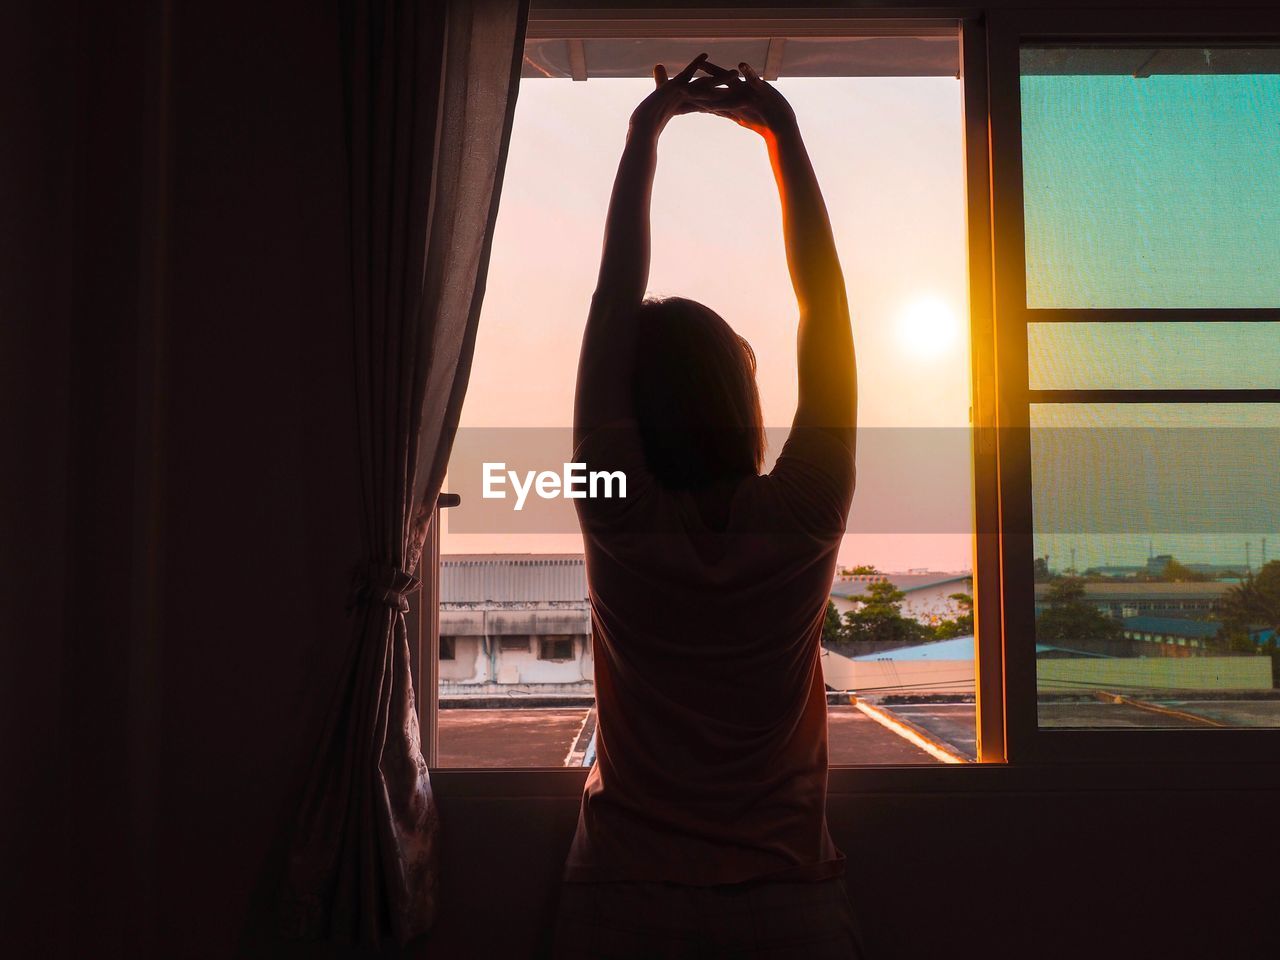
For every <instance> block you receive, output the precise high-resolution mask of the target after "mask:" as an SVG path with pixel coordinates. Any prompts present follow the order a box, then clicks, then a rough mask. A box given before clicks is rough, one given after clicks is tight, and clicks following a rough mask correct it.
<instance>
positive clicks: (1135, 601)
mask: <svg viewBox="0 0 1280 960" xmlns="http://www.w3.org/2000/svg"><path fill="white" fill-rule="evenodd" d="M1052 586H1053V585H1052V584H1050V583H1037V584H1036V585H1035V591H1036V594H1035V597H1036V599H1035V603H1036V616H1039V615H1040V614H1041V613H1042V612H1043V611H1044V609H1045V608H1046V607H1047V606H1048V596H1049V591H1050V590H1051V589H1052ZM1232 586H1234V584H1231V583H1226V582H1223V581H1220V580H1209V581H1205V582H1204V583H1161V582H1156V583H1150V582H1147V583H1143V582H1124V583H1118V582H1112V581H1106V582H1101V583H1099V582H1086V583H1085V584H1084V599H1085V602H1086V603H1091V604H1093V605H1094V606H1095V607H1097V608H1098V610H1099V611H1101V612H1102V613H1107V614H1110V615H1111V616H1113V617H1115V618H1117V619H1119V620H1124V619H1126V618H1128V617H1139V616H1151V617H1177V618H1180V619H1184V620H1197V619H1199V620H1205V619H1209V618H1210V617H1211V616H1212V615H1213V614H1214V612H1215V611H1216V610H1217V605H1218V602H1219V601H1220V600H1221V599H1222V598H1223V596H1224V595H1225V594H1226V593H1227V591H1228V590H1230V589H1231V588H1232Z"/></svg>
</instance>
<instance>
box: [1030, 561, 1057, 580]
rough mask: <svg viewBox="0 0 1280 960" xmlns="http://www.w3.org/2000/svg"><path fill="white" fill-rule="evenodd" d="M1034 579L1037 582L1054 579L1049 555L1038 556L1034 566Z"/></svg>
mask: <svg viewBox="0 0 1280 960" xmlns="http://www.w3.org/2000/svg"><path fill="white" fill-rule="evenodd" d="M1032 579H1033V580H1034V581H1035V582H1036V583H1048V582H1049V581H1050V580H1051V579H1052V574H1050V573H1049V558H1048V557H1036V559H1035V564H1034V566H1033V568H1032Z"/></svg>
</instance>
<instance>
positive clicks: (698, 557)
mask: <svg viewBox="0 0 1280 960" xmlns="http://www.w3.org/2000/svg"><path fill="white" fill-rule="evenodd" d="M575 460H579V461H582V462H585V463H587V465H588V469H590V470H599V469H607V470H621V471H623V472H624V473H625V474H626V476H627V492H628V496H627V497H626V498H625V499H623V500H581V501H578V503H579V514H580V518H581V520H582V526H583V532H584V537H585V540H586V554H587V576H588V582H589V585H590V591H591V603H592V631H593V650H594V654H595V673H596V696H597V715H598V720H597V728H596V729H597V732H596V767H595V769H593V771H592V773H591V776H590V778H589V780H588V784H587V790H586V792H585V794H584V798H583V804H582V812H581V819H580V823H579V827H578V835H577V837H576V838H575V842H574V847H573V850H572V851H571V853H570V857H569V861H568V863H567V865H566V871H565V877H566V879H574V880H588V879H590V880H603V879H634V880H672V881H681V882H684V883H697V884H713V883H733V882H737V881H741V880H745V879H751V878H757V877H765V876H773V875H786V876H787V877H793V876H794V877H795V878H812V879H817V878H820V877H826V876H833V875H837V874H839V873H840V872H841V869H842V864H843V857H842V856H841V855H840V854H839V853H838V851H836V849H835V848H834V846H833V845H832V844H831V841H830V838H829V837H828V836H827V832H826V826H825V816H824V810H825V796H826V779H827V753H826V693H825V687H824V685H823V682H822V671H821V664H820V660H819V644H818V637H819V633H820V630H821V623H822V618H823V615H824V613H825V610H826V603H827V597H828V595H829V592H830V588H831V582H832V576H833V574H834V569H835V559H836V550H837V547H838V546H839V542H840V537H841V535H842V533H843V529H844V519H845V516H846V514H847V512H848V508H849V502H850V499H851V497H852V492H853V481H854V476H853V463H852V454H851V452H850V451H849V449H848V448H847V447H846V446H845V445H844V443H843V441H842V440H840V439H838V438H837V436H835V435H834V434H831V433H829V432H827V431H824V430H821V429H818V428H803V427H802V428H797V429H796V430H794V431H793V432H792V436H791V438H790V439H789V441H788V442H787V445H786V447H784V449H783V451H782V453H781V455H780V456H779V458H778V461H777V464H776V466H775V468H774V470H773V471H772V473H770V474H768V475H765V476H759V477H755V476H752V477H744V478H743V479H742V480H741V481H740V482H739V483H738V484H737V485H736V488H734V489H733V490H732V494H731V499H730V502H729V503H728V505H727V509H726V510H725V515H726V520H727V522H726V523H725V525H724V529H723V530H716V529H710V528H709V527H708V525H707V523H706V517H705V512H704V511H705V508H706V504H705V503H702V504H699V503H698V502H697V499H698V498H697V496H696V494H694V493H693V492H691V491H673V490H668V489H664V488H663V487H662V486H661V485H659V484H658V483H657V482H656V481H655V479H654V478H653V476H652V475H651V474H650V473H649V471H648V468H647V464H646V463H645V459H644V453H643V449H642V444H641V443H640V439H639V436H638V433H637V432H636V430H635V427H634V424H633V423H627V422H621V423H617V424H614V425H610V426H606V427H601V428H599V429H597V430H595V431H593V432H592V433H591V434H589V435H588V436H586V437H584V438H583V440H582V442H581V443H580V444H579V447H578V450H577V451H576V452H575Z"/></svg>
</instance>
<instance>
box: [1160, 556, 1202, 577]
mask: <svg viewBox="0 0 1280 960" xmlns="http://www.w3.org/2000/svg"><path fill="white" fill-rule="evenodd" d="M1158 579H1160V580H1163V581H1167V582H1169V583H1204V582H1205V581H1206V580H1208V579H1209V576H1208V575H1207V574H1204V573H1197V572H1196V571H1194V570H1192V569H1191V568H1190V567H1188V566H1187V565H1186V564H1185V563H1179V562H1178V561H1177V560H1176V559H1174V558H1173V557H1170V558H1169V562H1168V563H1166V564H1165V565H1164V570H1162V571H1161V573H1160V576H1159V578H1158Z"/></svg>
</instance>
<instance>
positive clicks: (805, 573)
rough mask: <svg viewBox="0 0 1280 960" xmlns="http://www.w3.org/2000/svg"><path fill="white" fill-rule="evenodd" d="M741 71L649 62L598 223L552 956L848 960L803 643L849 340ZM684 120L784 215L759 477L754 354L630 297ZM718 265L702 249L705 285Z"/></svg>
mask: <svg viewBox="0 0 1280 960" xmlns="http://www.w3.org/2000/svg"><path fill="white" fill-rule="evenodd" d="M739 69H740V71H741V73H739V72H738V71H732V70H726V69H723V68H721V67H717V66H715V65H713V64H710V63H707V62H706V55H705V54H704V55H702V56H700V57H698V58H697V59H695V60H694V61H693V62H692V63H690V64H689V65H688V66H687V67H686V68H685V69H684V70H683V71H681V73H680V74H678V75H677V76H675V77H673V78H671V79H670V80H668V79H667V76H666V73H665V71H664V70H663V68H662V67H661V66H658V67H655V69H654V80H655V83H656V89H655V90H654V92H653V93H652V94H650V95H649V96H648V97H647V98H646V99H645V100H644V101H643V102H642V103H641V104H640V105H639V106H638V107H637V108H636V110H635V112H634V113H633V114H632V117H631V126H630V131H629V134H628V137H627V144H626V148H625V149H624V151H623V155H622V160H621V163H620V164H619V167H618V175H617V180H616V182H615V185H614V191H613V196H612V199H611V201H610V205H609V214H608V223H607V225H606V229H605V241H604V251H603V256H602V260H601V264H600V276H599V282H598V285H597V288H596V292H595V295H594V297H593V298H592V302H591V310H590V315H589V317H588V320H587V328H586V332H585V335H584V338H583V344H582V354H581V359H580V363H579V367H578V386H577V396H576V398H575V405H574V444H575V455H574V460H575V461H580V462H585V463H586V464H587V466H588V469H590V470H592V471H594V470H599V469H605V470H610V471H622V472H623V473H624V474H625V475H626V496H625V497H622V498H615V499H604V498H598V499H583V500H579V501H578V512H579V520H580V522H581V525H582V529H583V533H584V538H585V542H586V558H587V578H588V584H589V589H590V596H591V609H592V629H593V634H594V640H593V643H594V651H595V672H596V697H597V711H598V725H597V729H596V763H595V766H594V768H593V769H592V771H591V774H590V776H589V777H588V779H587V786H586V790H585V792H584V794H583V799H582V806H581V811H580V816H579V822H578V828H577V833H576V835H575V837H574V840H573V846H572V848H571V850H570V853H569V857H568V859H567V862H566V864H565V870H564V881H565V882H564V883H563V885H562V890H561V901H560V911H559V917H558V920H557V926H556V947H555V955H556V956H557V957H561V958H571V957H592V958H603V957H646V958H650V957H685V956H687V957H698V958H705V957H714V956H753V957H754V956H769V957H792V956H794V957H804V958H807V960H815V958H823V957H842V958H848V957H854V956H859V955H860V954H859V953H858V952H857V947H856V934H855V932H854V925H853V918H852V914H851V911H850V907H849V902H848V898H847V896H846V892H845V888H844V883H843V873H844V867H845V858H844V855H843V854H842V853H841V852H840V851H839V850H838V849H836V847H835V845H834V844H833V843H832V841H831V838H830V836H829V834H828V832H827V825H826V810H825V801H826V787H827V715H826V693H825V687H824V685H823V682H822V670H821V666H820V661H819V642H818V641H819V635H820V630H821V625H822V620H823V616H824V614H825V611H826V604H827V598H828V595H829V592H830V588H831V582H832V577H833V574H834V570H835V562H836V550H837V547H838V545H839V543H840V538H841V536H842V534H843V532H844V526H845V520H846V517H847V514H848V510H849V505H850V502H851V500H852V496H853V485H854V467H853V450H854V427H855V422H856V389H855V376H854V357H853V337H852V333H851V331H850V326H849V310H848V304H847V301H846V296H845V289H844V278H843V275H842V274H841V271H840V263H839V260H838V259H837V256H836V249H835V244H834V242H833V239H832V235H831V226H830V223H829V221H828V218H827V213H826V208H825V205H824V203H823V200H822V194H821V192H820V190H819V189H818V184H817V180H816V178H815V177H814V173H813V168H812V166H811V165H810V163H809V159H808V155H807V154H806V152H805V148H804V144H803V141H802V140H801V138H800V133H799V130H798V129H797V126H796V121H795V116H794V114H793V112H792V110H791V108H790V106H789V105H788V104H787V102H786V101H785V100H784V99H783V97H782V96H781V95H780V94H779V93H778V92H777V91H776V90H774V89H773V88H772V87H771V86H769V85H768V84H766V83H765V82H764V81H762V80H761V79H760V78H759V77H758V76H757V75H756V73H755V71H754V70H752V69H751V67H749V66H748V65H747V64H745V63H744V64H740V65H739ZM699 70H701V71H703V72H704V73H706V74H707V76H703V77H696V76H695V75H696V74H697V72H698V71H699ZM695 111H701V112H709V113H714V114H718V115H720V116H723V117H727V118H729V119H732V120H734V121H736V122H737V123H740V124H742V125H743V126H746V127H748V128H749V129H751V130H754V131H755V132H757V133H759V134H760V135H761V137H763V139H764V141H765V143H766V145H767V147H768V152H769V158H770V160H771V162H772V165H773V170H774V173H775V177H776V179H777V183H778V189H779V194H780V197H781V201H782V214H783V231H784V234H785V241H786V251H787V263H788V266H789V268H790V272H791V279H792V284H793V286H794V288H795V293H796V300H797V303H798V305H799V315H800V322H799V332H798V354H799V356H798V360H799V363H798V371H799V404H798V406H797V409H796V413H795V418H794V420H793V422H792V426H791V432H790V436H789V438H788V440H787V442H786V445H785V446H784V448H783V449H782V452H781V454H780V456H779V457H778V460H777V463H776V466H775V467H774V469H773V471H772V472H771V473H769V474H767V475H763V476H761V475H759V471H760V469H761V466H762V463H763V456H764V430H763V425H762V422H761V414H760V402H759V398H758V394H757V391H756V383H755V357H754V355H753V354H752V352H751V348H750V347H749V346H748V345H747V343H746V341H745V340H742V339H741V338H740V337H738V336H737V335H736V334H735V333H734V332H733V331H732V329H730V327H729V326H728V325H727V324H726V323H725V322H724V321H723V320H722V319H721V318H720V317H718V316H717V315H716V314H715V313H714V312H713V311H711V310H710V309H708V308H707V307H705V306H702V305H701V304H697V303H694V302H692V301H688V300H682V299H673V300H662V301H645V300H643V297H644V292H645V286H646V283H647V280H648V272H649V200H650V194H651V192H652V186H653V175H654V167H655V164H656V160H657V143H658V138H659V136H660V135H661V133H662V130H663V128H664V127H665V126H666V124H667V121H669V120H670V119H671V118H672V117H673V116H677V115H679V114H683V113H690V112H695ZM733 268H734V265H733V263H732V262H731V261H725V260H722V259H719V258H718V257H717V255H716V252H715V245H714V242H713V243H710V244H708V245H707V269H709V270H726V269H728V270H731V269H733ZM745 279H748V278H744V280H745Z"/></svg>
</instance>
